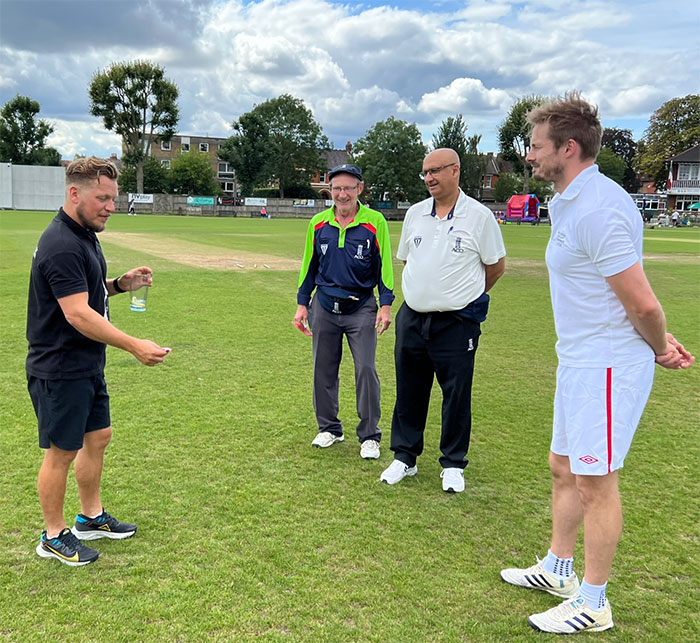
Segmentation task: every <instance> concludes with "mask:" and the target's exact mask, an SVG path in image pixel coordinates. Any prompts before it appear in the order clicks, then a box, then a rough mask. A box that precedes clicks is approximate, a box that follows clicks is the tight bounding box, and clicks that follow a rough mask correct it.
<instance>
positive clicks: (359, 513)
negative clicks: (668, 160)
mask: <svg viewBox="0 0 700 643" xmlns="http://www.w3.org/2000/svg"><path fill="white" fill-rule="evenodd" d="M53 216H54V213H50V212H13V211H4V212H0V330H1V335H0V337H1V341H0V383H1V390H2V395H1V396H0V459H1V467H0V472H1V473H0V534H1V535H2V538H1V539H0V544H1V547H0V596H1V597H2V600H0V639H2V640H8V641H18V642H19V641H21V642H23V643H24V642H27V641H40V640H49V639H53V640H60V641H92V640H95V639H96V638H98V639H109V640H113V641H205V640H206V641H209V640H211V641H246V640H253V639H259V640H261V641H331V642H334V641H376V642H382V643H385V642H404V641H406V642H408V641H496V642H500V641H511V640H512V641H520V640H522V641H527V640H535V639H537V640H544V639H545V638H546V635H542V634H537V633H535V632H534V631H532V630H531V629H530V628H529V627H528V625H527V616H528V615H529V614H531V613H533V612H541V611H544V610H546V609H548V608H549V607H553V606H554V605H556V604H557V602H558V599H556V598H555V597H553V596H549V595H546V594H539V593H535V592H529V591H526V590H523V589H520V588H516V587H512V586H509V585H506V584H505V583H503V582H501V580H500V578H499V571H500V569H501V568H502V567H510V566H523V567H526V566H529V565H531V564H533V563H534V562H535V556H536V555H540V556H543V555H544V554H546V551H547V547H548V544H549V533H550V495H549V494H550V478H549V472H548V468H547V454H548V448H549V440H550V430H551V414H552V411H551V407H552V398H553V392H554V377H555V369H556V355H555V352H554V342H555V337H554V328H553V321H552V313H551V307H550V304H549V290H548V281H547V273H546V269H545V265H544V250H545V245H546V243H547V238H548V236H549V231H550V229H549V227H548V226H538V227H532V226H525V225H523V226H504V227H503V228H502V230H503V234H504V239H505V243H506V247H507V251H508V259H507V261H508V267H507V271H506V274H505V275H504V277H503V278H502V279H501V280H500V281H499V282H498V284H497V285H496V286H495V288H494V290H493V291H492V293H491V294H492V302H491V310H490V314H489V318H488V320H487V321H486V323H485V324H484V325H483V327H482V330H483V335H482V338H481V340H480V345H479V350H478V354H477V357H476V368H475V381H474V390H473V398H474V399H473V413H474V416H473V430H472V443H471V449H470V454H469V459H470V463H469V466H468V467H467V470H466V484H467V489H466V492H465V493H463V494H446V493H443V491H442V489H441V485H440V478H439V474H440V470H441V469H440V465H439V463H438V455H439V451H438V441H439V426H440V401H441V396H440V395H439V389H438V388H437V385H436V386H435V389H434V393H433V400H432V403H431V408H430V414H429V417H428V427H427V430H426V448H425V452H424V454H423V456H422V457H421V458H420V460H419V463H418V468H419V472H418V475H417V476H416V477H415V478H410V479H406V480H405V481H403V482H402V483H401V484H399V485H397V486H395V487H389V486H387V485H382V484H380V483H379V474H380V473H381V471H382V470H383V469H384V468H385V467H386V466H387V465H388V463H389V462H390V461H391V452H390V451H389V448H388V446H389V435H390V421H391V414H392V408H393V402H394V383H395V377H394V365H393V344H394V333H393V326H392V327H391V328H390V329H389V331H388V332H387V333H385V334H384V335H383V336H382V337H380V338H379V340H378V349H377V366H378V370H379V376H380V379H381V383H382V413H383V419H382V424H381V427H382V429H383V430H384V441H383V442H382V456H381V458H380V460H379V461H365V460H361V459H360V457H359V444H358V443H357V441H356V438H355V434H354V427H355V423H356V415H355V398H354V390H353V381H354V380H353V372H352V360H351V359H350V356H349V351H346V355H345V357H344V361H343V364H342V366H341V374H340V378H341V394H340V406H341V418H342V419H343V421H344V425H345V432H346V441H345V442H344V443H342V444H337V445H335V446H333V447H332V448H330V449H327V450H320V449H314V448H312V447H311V440H312V439H313V437H314V435H315V433H316V425H315V420H314V414H313V408H312V400H311V379H312V373H311V343H310V340H309V338H307V337H304V336H303V335H301V334H300V333H299V332H298V331H297V330H295V329H294V327H293V326H292V324H291V323H290V322H291V320H292V318H293V315H294V311H295V308H296V297H295V295H296V287H297V278H298V268H299V263H300V258H301V255H302V251H303V243H304V234H305V229H306V225H307V222H306V221H301V220H281V219H280V220H278V219H273V220H259V219H219V218H216V219H208V218H199V217H166V216H138V217H127V216H126V214H117V215H114V216H113V217H112V218H111V219H110V221H109V223H108V226H107V230H106V231H105V232H104V233H102V234H101V235H100V238H101V241H102V246H103V250H104V253H105V256H106V257H107V261H108V265H109V274H110V276H112V277H114V276H118V275H120V274H121V273H122V272H124V271H126V270H127V269H129V268H133V267H136V266H140V265H148V266H150V267H151V268H153V271H154V285H153V288H152V290H151V292H150V295H149V298H148V310H147V311H146V312H145V313H134V312H131V311H130V310H129V304H128V299H127V296H126V295H122V296H116V297H113V298H112V299H111V300H110V307H111V315H112V321H113V323H114V324H115V325H116V326H117V327H118V328H120V329H122V330H124V331H125V332H127V333H129V334H131V335H135V336H138V337H143V338H148V339H153V340H154V341H156V342H158V343H159V344H160V345H162V346H170V347H172V353H171V354H170V355H169V356H168V357H167V358H166V360H165V363H164V364H162V365H160V366H158V367H155V368H147V367H145V366H142V365H141V364H140V363H138V362H137V361H136V359H134V358H133V357H132V356H131V355H129V354H127V353H124V352H121V351H119V350H117V349H113V348H108V349H107V370H106V376H107V383H108V386H109V391H110V394H111V408H112V423H113V427H114V438H113V441H112V444H111V445H110V447H109V449H108V451H107V455H106V459H105V470H104V475H103V484H102V491H103V496H102V497H103V502H104V504H105V507H106V509H107V510H108V511H110V512H112V513H113V514H114V515H116V516H117V517H118V518H120V519H121V520H125V521H129V522H136V523H138V527H139V530H138V533H137V535H136V537H134V538H133V539H129V540H125V541H105V540H100V541H97V542H95V543H93V544H92V545H91V546H94V547H95V548H96V549H98V550H99V551H100V559H99V560H98V561H97V562H96V563H95V564H93V565H89V566H87V567H82V568H70V567H68V566H65V565H61V564H60V563H59V562H58V561H47V560H42V559H40V558H39V557H38V556H37V555H36V554H35V552H34V549H35V547H36V544H37V539H38V538H39V533H40V531H41V529H42V528H43V527H42V525H43V520H42V515H41V510H40V507H39V503H38V499H37V493H36V477H37V473H38V470H39V466H40V463H41V459H42V452H41V450H40V449H39V448H38V443H37V431H36V419H35V417H34V412H33V410H32V406H31V402H30V399H29V395H28V393H27V390H26V379H25V373H24V360H25V357H26V351H27V344H26V339H25V321H26V303H27V284H28V277H29V268H30V262H31V257H32V252H33V251H34V248H35V246H36V242H37V240H38V238H39V236H40V234H41V232H42V231H43V229H44V228H45V227H46V225H48V223H49V221H50V220H51V218H52V217H53ZM390 230H391V235H392V241H393V244H394V246H393V247H394V253H395V248H396V243H397V241H398V237H399V234H400V223H391V224H390ZM644 248H645V268H646V270H647V274H648V276H649V279H650V281H651V283H652V286H653V288H654V290H655V292H656V294H657V296H658V297H659V299H660V301H661V303H662V305H663V307H664V309H665V312H666V316H667V320H668V326H669V330H670V331H671V332H673V333H674V334H675V335H676V336H677V337H678V338H679V339H680V341H682V342H684V343H685V345H686V347H687V348H688V349H689V350H690V351H691V352H693V353H694V354H695V355H700V229H669V230H661V229H658V230H648V231H647V232H645V244H644ZM394 274H395V281H396V295H397V300H396V303H395V305H394V308H393V309H394V311H396V310H398V306H399V304H400V302H401V300H402V297H401V288H400V284H401V265H400V262H398V261H395V263H394ZM699 408H700V363H698V364H696V365H695V366H694V367H693V368H691V369H689V370H688V371H683V372H670V371H665V370H663V369H660V368H657V372H656V381H655V384H654V388H653V391H652V394H651V398H650V401H649V404H648V405H647V409H646V412H645V414H644V416H643V418H642V421H641V424H640V427H639V430H638V432H637V435H636V438H635V442H634V443H633V445H632V449H631V452H630V454H629V456H628V458H627V460H626V466H625V468H624V469H623V470H622V472H621V475H620V480H621V488H622V497H623V507H624V512H625V527H624V533H623V538H622V541H621V543H620V546H619V550H618V554H617V558H616V560H615V563H614V568H613V575H612V578H611V581H610V584H609V587H608V596H609V598H610V601H611V605H612V608H613V612H614V618H615V624H616V627H615V629H614V630H612V631H610V632H608V633H607V634H605V635H604V636H605V640H606V641H634V642H636V641H653V642H658V641H662V642H663V641H687V640H693V639H697V638H700V626H699V625H698V623H699V621H698V613H700V589H699V588H700V558H699V557H700V533H699V530H700V466H699V464H700V446H699V445H700V424H699V422H698V411H699ZM78 509H79V501H78V497H77V490H76V486H75V481H74V480H73V478H72V476H71V478H69V484H68V490H67V495H66V519H67V521H68V524H69V525H72V523H73V517H74V515H75V513H76V512H77V511H78ZM582 560H583V551H582V547H581V546H580V545H579V548H578V549H577V561H576V563H575V568H576V570H577V571H578V572H579V573H581V572H582Z"/></svg>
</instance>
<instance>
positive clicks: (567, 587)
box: [501, 558, 580, 598]
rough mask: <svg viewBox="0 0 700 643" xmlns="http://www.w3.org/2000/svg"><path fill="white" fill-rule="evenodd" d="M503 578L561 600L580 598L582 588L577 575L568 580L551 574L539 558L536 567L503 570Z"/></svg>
mask: <svg viewBox="0 0 700 643" xmlns="http://www.w3.org/2000/svg"><path fill="white" fill-rule="evenodd" d="M501 578H502V579H503V580H504V581H505V582H506V583H510V584H511V585H517V586H518V587H525V588H526V589H539V590H540V591H543V592H547V593H548V594H553V595H554V596H559V597H560V598H574V597H576V596H578V592H579V587H580V585H579V582H578V576H576V574H571V576H569V577H567V578H563V577H561V576H555V575H554V574H550V573H549V572H548V571H545V569H544V567H542V561H541V560H540V559H539V558H538V559H537V564H536V565H533V566H532V567H528V568H527V569H516V568H511V569H503V570H501Z"/></svg>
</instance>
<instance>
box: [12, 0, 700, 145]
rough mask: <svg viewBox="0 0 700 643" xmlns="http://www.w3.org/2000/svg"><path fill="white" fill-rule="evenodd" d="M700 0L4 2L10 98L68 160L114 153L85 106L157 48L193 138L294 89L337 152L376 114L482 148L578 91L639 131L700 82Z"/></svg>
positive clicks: (113, 141)
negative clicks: (22, 99)
mask: <svg viewBox="0 0 700 643" xmlns="http://www.w3.org/2000/svg"><path fill="white" fill-rule="evenodd" d="M698 4H699V3H697V2H691V1H690V0H667V1H664V2H648V1H644V0H642V1H641V2H629V1H625V0H621V1H615V0H612V1H601V0H531V1H529V2H511V1H508V0H490V1H488V2H486V1H484V0H474V1H467V2H465V1H456V0H444V1H436V2H416V1H414V0H403V1H401V2H398V1H395V2H390V3H387V2H380V1H377V0H369V1H368V0H365V1H363V2H352V1H348V2H332V1H328V0H250V1H247V2H244V1H241V0H102V1H95V0H0V103H5V102H6V101H7V100H9V99H10V98H12V97H13V96H14V95H15V94H18V93H19V94H23V95H27V96H31V97H32V98H34V99H36V100H38V101H39V103H40V104H41V108H42V109H41V117H43V118H46V119H47V120H49V121H50V122H51V123H52V124H53V126H54V127H55V132H54V134H53V135H52V136H51V138H50V141H49V142H50V144H52V145H54V146H55V147H57V148H58V149H59V151H60V152H61V153H62V154H63V156H64V158H73V155H74V154H76V153H81V154H97V155H101V156H108V155H109V154H110V153H111V152H120V143H119V140H118V138H117V137H116V136H115V135H114V134H112V133H110V132H107V131H105V130H104V128H103V127H102V125H101V123H100V121H99V120H98V119H95V118H94V117H92V116H90V115H89V102H88V97H87V86H88V84H89V82H90V79H91V77H92V75H93V74H94V73H95V72H96V71H98V70H101V69H103V68H104V67H106V66H107V65H108V64H109V63H110V62H113V61H115V62H116V61H123V60H129V59H134V58H147V59H150V60H153V61H154V62H157V63H159V64H161V65H162V66H163V67H165V69H166V74H167V76H168V77H169V78H170V79H171V80H173V81H174V82H176V84H177V85H178V87H179V90H180V99H179V104H180V110H181V120H180V126H179V130H180V132H181V133H184V134H190V135H192V134H208V135H210V136H228V135H229V134H230V133H231V122H232V121H234V120H236V119H237V118H238V117H239V116H240V115H241V114H242V113H244V112H246V111H249V110H250V109H251V108H252V107H253V106H254V105H255V104H257V103H260V102H262V101H264V100H266V99H268V98H272V97H275V96H278V95H279V94H282V93H285V92H287V93H291V94H293V95H295V96H297V97H299V98H301V99H303V100H304V102H305V103H306V105H307V106H308V107H309V108H310V109H312V111H313V113H314V115H315V117H316V119H317V120H318V121H319V123H320V124H321V126H322V127H323V129H324V132H325V133H326V134H327V136H328V137H329V138H330V139H331V141H332V142H333V143H334V144H335V145H336V146H337V147H344V145H345V142H346V141H348V140H349V141H352V142H354V141H355V140H357V138H359V137H360V136H363V135H364V134H365V133H366V131H367V130H368V129H369V128H370V127H372V125H374V123H376V122H377V121H379V120H383V119H385V118H388V117H389V116H395V117H397V118H401V119H404V120H406V121H409V122H415V123H416V124H417V125H418V127H419V129H420V130H421V132H422V134H423V138H424V141H425V142H426V143H427V142H429V141H430V139H431V138H432V135H433V133H434V132H435V130H436V129H437V127H438V126H439V124H440V123H441V122H442V121H443V120H444V119H445V118H446V117H447V116H450V115H455V114H458V113H461V114H463V115H464V118H465V120H466V122H467V123H468V126H469V131H468V133H469V134H474V133H477V134H481V135H482V142H481V146H480V149H481V151H483V152H487V151H496V150H497V130H498V125H499V124H500V123H501V121H502V120H503V118H504V117H505V115H506V114H507V112H508V109H509V107H510V106H511V105H512V104H513V102H514V101H515V100H517V99H518V98H520V97H522V96H524V95H528V94H544V95H554V94H561V93H563V92H564V91H566V90H569V89H579V90H581V91H582V92H583V94H584V96H586V97H587V98H588V99H589V100H591V101H593V102H595V103H596V104H598V105H599V107H600V113H601V117H602V120H603V124H604V125H605V126H608V127H623V128H629V129H632V130H633V133H634V135H635V138H640V137H641V136H642V134H643V132H644V129H645V128H646V127H647V125H648V122H649V116H650V115H651V114H652V113H653V111H654V110H655V109H657V108H658V107H660V106H661V105H662V104H663V103H664V102H665V101H666V100H669V99H671V98H674V97H676V96H684V95H686V94H689V93H698V92H699V91H700V62H699V61H700V55H699V54H700V36H699V35H698V34H700V8H699V7H698Z"/></svg>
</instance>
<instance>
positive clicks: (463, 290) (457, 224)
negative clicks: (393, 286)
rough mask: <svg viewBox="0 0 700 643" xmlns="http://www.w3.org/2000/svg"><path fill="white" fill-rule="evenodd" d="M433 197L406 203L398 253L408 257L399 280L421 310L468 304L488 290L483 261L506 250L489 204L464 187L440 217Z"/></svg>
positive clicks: (407, 297) (404, 258)
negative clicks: (482, 201) (464, 190)
mask: <svg viewBox="0 0 700 643" xmlns="http://www.w3.org/2000/svg"><path fill="white" fill-rule="evenodd" d="M433 201H434V200H433V198H432V197H430V198H428V199H425V201H421V202H420V203H416V204H415V205H413V206H411V207H410V208H409V209H408V211H407V212H406V218H405V220H404V224H403V228H402V229H401V240H400V241H399V247H398V251H397V253H396V256H397V258H398V259H400V260H402V261H406V266H405V267H404V269H403V275H402V280H401V289H402V291H403V296H404V299H405V300H406V304H408V306H410V307H411V308H412V309H413V310H415V311H418V312H421V313H427V312H434V311H439V312H442V311H448V310H461V309H462V308H464V307H465V306H466V305H468V304H470V303H471V302H472V301H474V300H475V299H477V298H478V297H480V296H481V295H482V294H483V292H484V289H485V285H486V270H485V268H484V264H486V265H492V264H495V263H497V262H498V260H499V259H501V258H502V257H505V255H506V248H505V245H504V244H503V237H502V236H501V230H500V229H499V227H498V222H497V221H496V219H495V217H494V216H493V213H492V212H491V210H489V209H488V208H487V207H486V206H484V205H482V204H481V203H479V202H478V201H476V200H474V199H472V198H471V197H468V196H467V195H466V194H464V192H462V190H460V191H459V197H458V198H457V203H456V204H455V207H454V211H453V212H452V213H451V214H449V215H448V216H446V217H444V218H443V219H440V218H438V217H437V216H435V215H434V214H433Z"/></svg>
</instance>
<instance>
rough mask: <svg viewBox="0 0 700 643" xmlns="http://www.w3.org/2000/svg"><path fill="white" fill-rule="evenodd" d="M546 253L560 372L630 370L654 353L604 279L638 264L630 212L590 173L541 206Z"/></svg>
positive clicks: (638, 228) (622, 197)
mask: <svg viewBox="0 0 700 643" xmlns="http://www.w3.org/2000/svg"><path fill="white" fill-rule="evenodd" d="M549 215H550V218H551V221H552V235H551V237H550V240H549V243H548V245H547V253H546V260H547V268H548V270H549V289H550V292H551V296H552V310H553V311H554V325H555V328H556V331H557V338H558V341H557V355H558V357H559V363H560V364H562V365H564V366H574V367H579V368H593V367H605V368H608V367H611V366H632V365H634V364H639V363H641V362H644V361H646V360H649V359H654V352H653V350H652V349H651V347H650V346H649V345H648V344H647V343H646V342H645V341H644V339H643V338H642V336H641V335H640V334H639V333H638V332H637V331H636V329H635V328H634V326H633V325H632V322H631V321H630V320H629V318H628V317H627V314H626V312H625V309H624V307H623V305H622V303H621V302H620V300H619V299H618V298H617V296H616V295H615V293H614V292H613V290H612V288H611V287H610V285H609V284H608V282H607V281H606V277H611V276H613V275H616V274H618V273H620V272H622V271H623V270H626V269H627V268H630V267H631V266H633V265H634V264H635V263H637V261H639V262H641V261H642V233H643V229H644V225H643V222H642V217H641V215H640V214H639V210H638V209H637V206H636V205H635V204H634V201H632V199H631V198H630V196H629V194H627V192H625V191H624V190H623V189H622V188H621V187H620V186H619V185H618V184H617V183H615V182H614V181H612V180H611V179H609V178H608V177H606V176H604V175H603V174H601V173H600V172H599V171H598V166H597V165H592V166H591V167H588V168H586V169H585V170H583V171H582V172H580V173H579V174H578V176H576V178H575V179H574V180H573V181H572V182H571V183H570V184H569V185H568V186H567V188H566V190H564V192H563V193H562V194H559V193H557V194H555V195H554V198H553V199H552V200H551V201H550V203H549Z"/></svg>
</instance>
